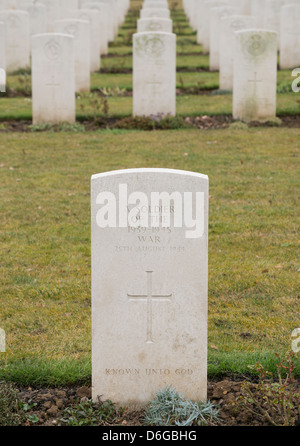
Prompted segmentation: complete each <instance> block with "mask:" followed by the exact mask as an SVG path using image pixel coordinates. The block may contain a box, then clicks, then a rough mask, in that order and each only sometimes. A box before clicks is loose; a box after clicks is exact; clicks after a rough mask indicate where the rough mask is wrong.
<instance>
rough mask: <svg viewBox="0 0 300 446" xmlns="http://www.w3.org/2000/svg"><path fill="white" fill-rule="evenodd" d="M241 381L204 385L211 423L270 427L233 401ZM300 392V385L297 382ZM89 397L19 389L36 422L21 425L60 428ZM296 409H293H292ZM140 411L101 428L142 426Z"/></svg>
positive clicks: (77, 391)
mask: <svg viewBox="0 0 300 446" xmlns="http://www.w3.org/2000/svg"><path fill="white" fill-rule="evenodd" d="M243 382H245V381H240V380H234V379H233V380H231V379H226V378H224V379H223V380H222V381H216V382H209V383H208V400H209V401H210V402H211V403H212V404H213V405H214V406H215V407H217V408H218V409H219V417H220V421H219V422H217V423H214V425H217V426H270V425H271V423H270V421H268V419H267V418H266V417H261V416H257V415H255V414H253V413H251V411H249V410H248V409H246V408H244V407H241V406H239V407H237V406H236V404H235V403H236V402H237V401H238V400H239V397H241V395H242V393H243V391H242V383H243ZM251 388H252V390H253V391H254V392H255V388H256V384H255V383H254V382H253V383H251ZM298 388H299V389H300V383H299V382H298ZM90 398H91V388H90V387H87V386H80V387H61V388H36V389H33V388H23V389H19V399H20V400H21V401H22V402H25V403H29V404H30V405H31V406H32V405H33V404H34V403H35V404H36V405H35V406H34V407H33V408H32V409H31V410H29V411H28V412H27V417H28V415H29V416H30V417H29V418H31V419H32V416H34V415H36V417H37V418H38V419H39V421H34V422H31V421H29V420H27V421H26V422H25V424H24V425H25V426H33V425H37V426H60V425H64V423H62V422H61V418H62V415H63V410H64V409H65V408H67V407H71V406H72V405H74V404H76V403H77V404H78V403H84V402H87V401H89V400H90ZM262 398H263V396H262V395H260V396H258V401H260V402H263V401H262ZM295 410H296V411H297V410H298V409H297V408H296V409H295ZM269 413H270V414H271V415H272V419H273V420H275V422H277V423H278V425H280V421H279V419H278V418H277V419H276V417H277V416H276V414H274V413H273V414H272V410H270V411H269ZM143 416H144V412H143V411H142V410H134V411H130V410H129V409H125V411H124V413H123V414H122V415H121V416H120V417H119V418H118V420H117V421H116V422H115V423H114V424H109V423H103V425H105V426H113V425H114V426H142V425H143V424H142V420H143ZM36 417H35V420H37V418H36ZM291 425H297V426H299V425H300V420H299V417H298V418H297V416H296V417H295V418H294V423H293V424H291Z"/></svg>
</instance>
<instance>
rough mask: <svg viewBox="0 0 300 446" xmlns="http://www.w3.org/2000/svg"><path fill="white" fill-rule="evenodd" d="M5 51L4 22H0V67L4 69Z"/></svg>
mask: <svg viewBox="0 0 300 446" xmlns="http://www.w3.org/2000/svg"><path fill="white" fill-rule="evenodd" d="M5 51H6V50H5V23H4V22H0V68H2V69H3V70H6V58H5Z"/></svg>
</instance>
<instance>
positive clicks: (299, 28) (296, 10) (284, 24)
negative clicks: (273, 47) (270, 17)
mask: <svg viewBox="0 0 300 446" xmlns="http://www.w3.org/2000/svg"><path fill="white" fill-rule="evenodd" d="M298 67H300V4H297V5H296V4H291V5H286V6H283V7H282V8H281V21H280V68H281V69H282V70H284V69H293V68H298Z"/></svg>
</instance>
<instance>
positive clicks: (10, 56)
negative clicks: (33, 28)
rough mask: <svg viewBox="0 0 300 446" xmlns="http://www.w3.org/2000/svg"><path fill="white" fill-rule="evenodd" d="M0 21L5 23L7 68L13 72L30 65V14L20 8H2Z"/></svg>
mask: <svg viewBox="0 0 300 446" xmlns="http://www.w3.org/2000/svg"><path fill="white" fill-rule="evenodd" d="M0 21H1V22H4V23H5V30H6V33H5V38H6V69H7V72H8V73H9V72H13V71H16V70H18V69H20V68H25V69H26V68H28V67H29V65H30V36H29V33H30V28H29V27H30V23H29V14H28V13H27V12H26V11H19V10H0Z"/></svg>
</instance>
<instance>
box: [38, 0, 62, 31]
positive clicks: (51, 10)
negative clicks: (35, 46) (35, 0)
mask: <svg viewBox="0 0 300 446" xmlns="http://www.w3.org/2000/svg"><path fill="white" fill-rule="evenodd" d="M39 2H40V3H43V4H44V5H45V6H46V8H47V32H48V33H49V32H52V31H53V23H54V22H55V21H56V20H59V19H60V0H39Z"/></svg>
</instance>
